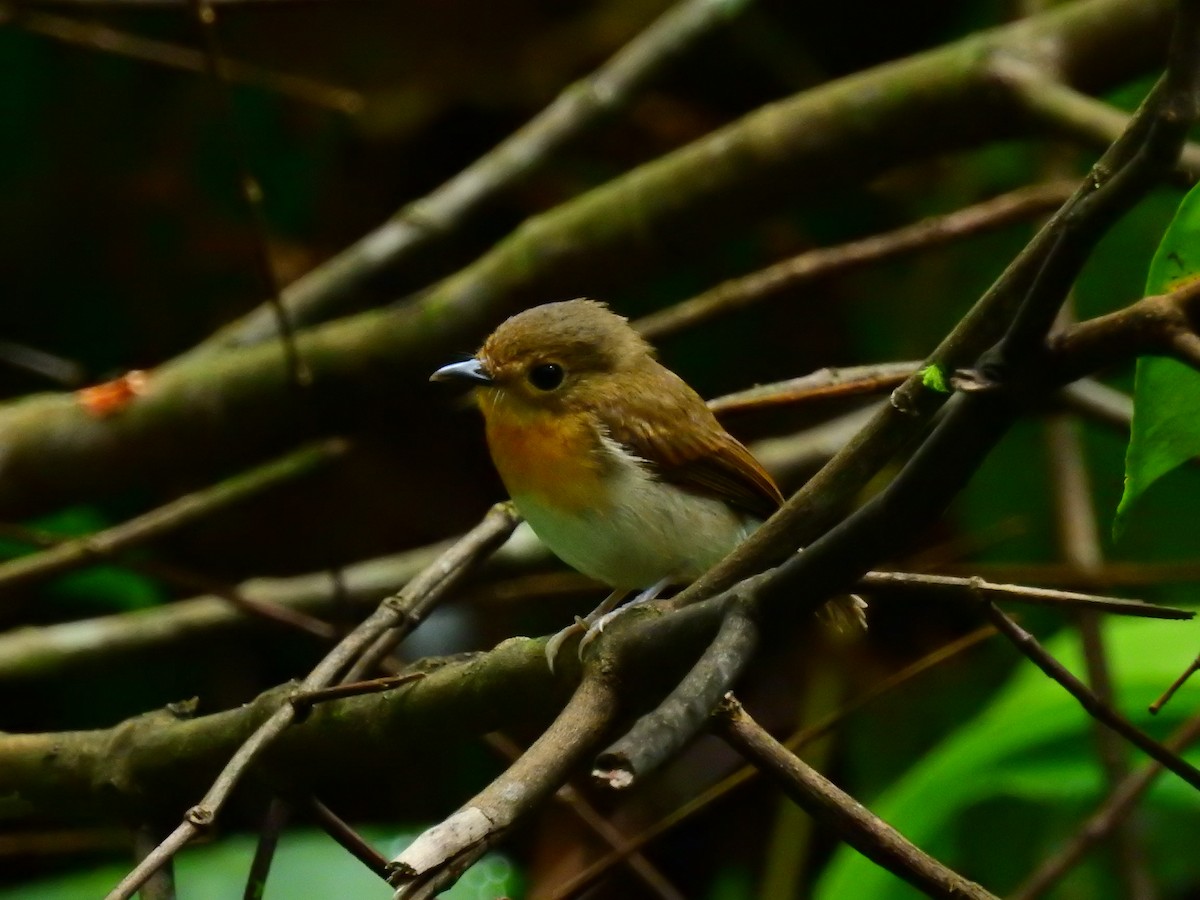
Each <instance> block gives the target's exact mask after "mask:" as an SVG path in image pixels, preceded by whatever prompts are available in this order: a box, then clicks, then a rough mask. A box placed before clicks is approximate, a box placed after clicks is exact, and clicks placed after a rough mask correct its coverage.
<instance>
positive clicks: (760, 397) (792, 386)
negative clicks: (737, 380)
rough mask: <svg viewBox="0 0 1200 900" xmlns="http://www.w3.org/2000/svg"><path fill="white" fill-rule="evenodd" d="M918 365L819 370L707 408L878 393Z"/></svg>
mask: <svg viewBox="0 0 1200 900" xmlns="http://www.w3.org/2000/svg"><path fill="white" fill-rule="evenodd" d="M920 366H921V363H920V362H895V363H878V364H875V365H866V366H845V367H842V368H837V369H834V368H825V369H818V370H817V371H815V372H813V373H811V374H809V375H802V376H800V377H799V378H790V379H788V380H787V381H777V382H774V383H772V384H761V385H757V386H756V387H752V388H749V389H747V390H744V391H737V392H736V393H733V394H726V395H725V396H723V397H717V398H716V399H714V400H710V401H708V408H709V409H711V410H712V411H713V412H714V413H716V414H717V415H718V416H727V415H733V414H735V413H742V412H750V411H760V410H765V409H774V408H776V407H778V406H794V405H796V404H800V403H807V402H809V401H812V400H827V399H830V398H833V397H856V396H861V395H864V394H877V393H880V392H882V391H890V390H891V389H892V388H894V387H896V386H898V385H900V384H903V383H904V381H905V379H907V378H908V377H909V376H910V375H912V373H913V372H915V371H916V370H917V369H918V368H920Z"/></svg>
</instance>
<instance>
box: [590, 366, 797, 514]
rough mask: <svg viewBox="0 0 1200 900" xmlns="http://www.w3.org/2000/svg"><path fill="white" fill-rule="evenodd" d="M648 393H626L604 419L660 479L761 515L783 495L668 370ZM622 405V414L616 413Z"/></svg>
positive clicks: (611, 432) (613, 435)
mask: <svg viewBox="0 0 1200 900" xmlns="http://www.w3.org/2000/svg"><path fill="white" fill-rule="evenodd" d="M663 371H664V372H666V373H667V374H668V375H670V378H669V379H664V380H662V381H656V388H657V387H660V386H661V390H655V391H654V392H653V393H652V394H646V393H642V392H640V391H633V392H628V393H626V394H625V395H624V396H622V397H621V398H620V401H619V403H616V404H613V406H610V407H609V408H608V410H606V411H605V412H606V413H607V414H605V415H603V416H602V418H603V419H604V421H605V424H606V425H607V427H608V431H609V436H610V437H611V438H612V439H613V440H614V441H616V442H617V443H619V444H621V445H622V446H623V447H626V448H627V449H628V450H629V452H631V453H633V454H634V455H635V456H637V457H639V458H640V459H644V460H646V462H648V463H649V464H650V465H651V466H652V467H653V468H654V470H655V472H656V474H657V475H658V476H659V477H660V478H661V479H662V480H663V481H667V482H670V483H672V484H677V485H679V486H680V487H683V488H686V489H688V490H691V491H694V492H696V493H698V494H704V495H707V496H712V497H719V498H720V499H722V500H724V501H726V502H727V503H729V504H730V505H731V506H735V507H737V508H738V509H742V510H745V511H746V512H748V513H751V514H752V515H755V516H758V517H759V518H762V519H765V518H767V517H768V516H769V515H771V513H773V512H775V510H777V509H778V508H779V507H780V505H781V504H782V503H783V495H782V494H780V493H779V488H778V487H777V486H776V485H775V482H774V481H773V480H772V479H771V476H770V475H768V474H767V473H766V471H765V470H764V469H763V467H762V466H761V465H760V464H759V462H758V460H756V459H755V458H754V457H753V455H751V453H750V451H749V450H747V449H746V448H745V447H744V446H742V444H741V443H740V442H739V441H738V440H737V439H736V438H735V437H733V435H731V434H730V433H729V432H727V431H726V430H725V429H724V428H723V427H721V424H720V423H719V422H718V421H717V420H716V417H715V416H714V415H713V414H712V413H711V412H710V411H709V409H708V406H707V405H706V404H705V402H704V401H703V400H702V399H701V398H700V395H699V394H697V393H696V392H695V391H693V390H692V389H691V388H690V387H688V385H687V384H686V383H685V382H684V381H683V380H682V379H680V378H678V376H676V375H674V373H671V372H669V370H665V369H664V370H663ZM615 409H620V411H621V413H620V415H616V414H614V410H615Z"/></svg>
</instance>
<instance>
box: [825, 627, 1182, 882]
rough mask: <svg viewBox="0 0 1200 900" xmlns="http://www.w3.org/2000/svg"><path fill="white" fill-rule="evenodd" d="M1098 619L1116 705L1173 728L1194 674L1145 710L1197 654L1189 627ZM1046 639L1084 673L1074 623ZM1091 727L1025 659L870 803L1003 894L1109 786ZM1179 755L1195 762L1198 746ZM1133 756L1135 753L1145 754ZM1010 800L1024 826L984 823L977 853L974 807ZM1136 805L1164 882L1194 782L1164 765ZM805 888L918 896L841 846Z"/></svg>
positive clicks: (1144, 721)
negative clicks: (1177, 692)
mask: <svg viewBox="0 0 1200 900" xmlns="http://www.w3.org/2000/svg"><path fill="white" fill-rule="evenodd" d="M1105 625H1106V627H1105V639H1106V646H1107V648H1108V650H1109V653H1110V662H1111V664H1112V669H1113V681H1114V684H1117V685H1119V692H1118V696H1117V706H1118V707H1119V708H1120V709H1122V710H1123V711H1124V712H1125V713H1126V714H1127V715H1129V716H1130V718H1132V719H1133V720H1134V721H1135V722H1136V723H1137V724H1138V725H1140V726H1141V727H1143V728H1147V729H1149V730H1151V731H1153V732H1154V733H1155V734H1156V735H1162V734H1163V733H1164V732H1165V731H1167V730H1170V729H1174V728H1176V727H1178V726H1179V725H1180V724H1182V722H1183V721H1184V719H1185V718H1186V716H1188V715H1189V714H1190V712H1191V711H1192V710H1193V709H1194V708H1195V704H1196V703H1197V702H1198V701H1200V684H1193V683H1189V684H1188V685H1186V686H1185V687H1184V688H1183V690H1184V691H1186V692H1187V696H1176V697H1175V698H1174V699H1173V700H1172V701H1171V703H1169V704H1168V705H1167V706H1166V707H1164V709H1163V711H1162V712H1161V713H1160V714H1159V716H1158V717H1157V718H1156V719H1151V716H1150V715H1149V713H1148V712H1146V706H1147V704H1148V703H1149V702H1150V701H1151V700H1153V699H1154V698H1155V697H1156V696H1157V695H1158V693H1160V692H1161V690H1162V688H1163V686H1164V685H1166V684H1169V683H1170V682H1171V681H1172V680H1174V678H1175V676H1176V675H1178V674H1179V672H1180V671H1182V669H1183V668H1185V667H1186V666H1187V664H1188V662H1189V661H1190V660H1191V658H1192V657H1194V656H1195V641H1196V632H1195V628H1194V627H1189V626H1188V625H1182V624H1181V623H1168V622H1155V621H1150V620H1137V621H1134V620H1123V621H1109V622H1106V623H1105ZM1046 648H1047V649H1048V650H1049V651H1050V652H1051V653H1052V654H1053V655H1054V656H1055V657H1056V658H1057V659H1059V660H1060V661H1061V662H1062V663H1063V664H1064V665H1066V666H1067V667H1068V668H1070V669H1071V670H1072V671H1074V672H1075V673H1076V674H1077V675H1078V674H1081V673H1082V672H1083V671H1084V668H1085V666H1084V662H1083V654H1082V652H1081V650H1080V648H1079V639H1078V636H1077V635H1076V634H1075V633H1073V632H1064V633H1063V634H1061V635H1060V636H1058V637H1057V638H1055V639H1054V640H1052V641H1049V642H1047V644H1046ZM1094 728H1095V726H1094V723H1093V722H1092V720H1091V719H1090V717H1089V716H1088V715H1087V714H1086V713H1085V712H1084V711H1083V709H1082V708H1081V707H1080V705H1079V704H1078V703H1077V702H1076V701H1075V699H1074V698H1073V697H1071V696H1070V695H1069V694H1067V692H1066V691H1065V690H1064V689H1063V688H1062V686H1061V685H1059V684H1058V683H1056V682H1054V681H1051V680H1050V679H1049V678H1047V677H1046V676H1045V675H1043V674H1042V673H1041V672H1040V671H1039V670H1037V669H1036V668H1034V666H1033V665H1032V664H1028V663H1024V664H1022V665H1021V666H1020V667H1019V668H1018V669H1017V670H1016V672H1015V674H1014V676H1013V677H1012V679H1011V680H1010V681H1009V682H1008V684H1007V685H1006V686H1005V687H1004V688H1002V689H1001V691H1000V692H999V693H998V694H997V695H996V696H995V697H994V698H993V699H992V701H991V702H990V703H989V704H987V705H986V706H985V707H984V708H983V709H981V710H980V713H979V715H977V716H976V717H975V718H973V719H971V720H970V721H968V722H966V723H964V724H963V725H962V726H961V727H960V728H958V729H957V730H956V731H955V732H954V733H953V734H951V735H950V736H949V737H948V738H947V739H946V740H945V741H943V742H942V743H941V744H940V745H939V746H937V747H935V748H934V749H933V750H931V751H930V752H929V753H927V754H926V755H925V756H924V757H922V759H921V760H920V761H919V762H918V763H917V764H916V765H914V766H913V767H912V768H911V769H910V770H909V771H908V772H906V773H905V775H904V776H903V777H902V778H901V779H900V780H899V781H897V782H896V783H895V784H893V785H892V786H891V787H890V788H889V789H888V790H887V791H886V792H885V793H884V794H883V795H882V796H880V797H877V798H875V799H871V800H869V801H868V802H867V806H868V807H869V808H870V809H871V810H872V811H873V812H875V813H876V814H877V815H879V816H880V817H881V818H883V819H884V821H886V822H888V823H890V824H891V825H893V826H895V827H896V828H897V829H899V830H900V832H901V833H902V834H904V835H905V836H906V837H907V838H908V839H909V840H911V841H913V842H914V843H915V844H916V845H917V846H918V847H921V848H922V849H923V850H925V851H927V852H929V853H932V854H933V855H934V856H935V857H937V858H938V859H940V860H941V861H942V862H945V863H946V864H947V865H949V866H951V867H952V868H957V869H959V870H960V871H962V872H963V874H965V875H967V876H968V877H972V878H975V879H978V880H981V881H983V883H984V884H985V886H986V887H988V888H989V889H993V890H1000V891H1001V892H1003V891H1005V890H1007V889H1010V888H1011V887H1013V886H1014V884H1015V881H1016V880H1017V879H1019V877H1020V876H1021V874H1022V873H1023V872H1024V871H1026V870H1027V869H1028V868H1029V867H1031V866H1032V864H1033V863H1034V862H1036V861H1037V860H1039V859H1041V858H1043V857H1044V856H1046V855H1049V854H1050V853H1052V852H1053V851H1054V849H1055V847H1056V846H1057V844H1058V843H1059V842H1060V841H1061V840H1062V839H1063V838H1065V837H1066V836H1067V835H1068V834H1071V833H1072V831H1073V829H1075V828H1076V827H1078V821H1079V818H1080V816H1082V815H1086V814H1087V813H1088V812H1090V811H1091V809H1092V808H1093V807H1094V806H1095V805H1096V804H1097V803H1099V801H1100V800H1101V799H1102V798H1103V797H1104V795H1105V794H1106V789H1105V786H1104V777H1103V773H1102V770H1101V769H1100V766H1099V763H1098V762H1097V760H1096V754H1095V748H1094V739H1093V736H1094ZM880 752H883V753H886V752H887V748H886V747H881V748H880ZM1187 755H1188V758H1189V759H1190V760H1191V761H1192V762H1193V763H1195V762H1196V761H1197V759H1198V757H1200V750H1197V749H1192V750H1190V751H1188V754H1187ZM1134 760H1135V761H1136V762H1139V763H1140V762H1141V761H1142V757H1140V755H1138V756H1135V757H1134ZM1014 805H1015V807H1016V808H1017V809H1018V810H1019V811H1020V813H1021V816H1022V821H1024V823H1025V827H1023V828H1018V829H1005V828H997V827H994V826H992V827H988V828H987V829H986V834H985V835H983V838H984V839H986V843H987V844H988V846H989V849H988V852H987V854H986V856H981V855H980V854H979V852H978V847H977V846H975V847H974V848H973V844H975V845H977V844H978V840H977V839H978V838H979V834H978V824H979V823H978V819H979V815H980V813H981V811H983V812H986V813H987V814H988V815H989V816H993V815H995V814H996V813H997V811H998V810H1000V809H1002V808H1004V807H1007V808H1009V809H1012V808H1013V807H1014ZM1142 808H1143V809H1144V810H1145V811H1146V822H1145V823H1144V824H1145V826H1146V829H1145V833H1144V834H1142V835H1141V837H1142V838H1143V839H1144V843H1145V848H1146V852H1147V855H1148V858H1149V860H1150V862H1151V863H1152V864H1153V865H1155V866H1156V867H1157V869H1156V871H1158V872H1159V873H1160V874H1161V876H1162V879H1163V883H1164V884H1166V883H1167V882H1169V881H1171V880H1172V879H1174V878H1175V877H1184V876H1179V874H1178V872H1176V871H1175V870H1174V869H1173V868H1172V863H1171V860H1170V852H1169V851H1168V849H1167V848H1168V847H1169V845H1170V842H1171V835H1172V832H1173V831H1175V830H1180V829H1182V830H1185V831H1186V830H1192V832H1193V833H1194V828H1195V827H1196V825H1197V821H1198V819H1200V817H1198V815H1197V810H1196V804H1195V791H1194V790H1192V788H1190V787H1189V786H1188V785H1186V784H1184V783H1183V782H1182V781H1180V780H1179V779H1178V778H1175V777H1173V776H1170V775H1166V776H1163V777H1162V778H1160V779H1159V780H1158V781H1157V782H1156V783H1155V785H1154V787H1153V788H1152V789H1151V791H1150V792H1149V794H1148V796H1147V798H1146V799H1145V800H1144V801H1143V805H1142ZM973 826H974V827H973ZM973 850H974V852H973ZM1014 861H1015V862H1016V863H1017V865H1016V866H1015V871H1012V870H1011V866H1012V863H1013V862H1014ZM813 896H814V898H815V900H834V898H842V897H870V898H871V900H909V898H916V897H919V896H921V895H920V894H919V892H917V891H916V890H914V889H913V888H912V887H910V886H908V885H907V884H905V883H904V882H902V881H900V880H899V879H898V878H896V876H894V875H892V874H891V873H890V872H887V871H885V870H884V869H881V868H879V867H878V866H877V865H875V864H874V863H872V862H870V861H869V860H867V859H866V857H863V856H861V855H860V854H858V853H857V852H856V851H854V850H851V849H850V848H849V847H841V848H840V849H839V850H838V851H837V852H836V853H835V854H834V857H833V859H832V860H831V861H830V865H829V866H828V868H826V870H825V871H824V872H823V873H822V877H821V879H820V881H819V883H818V885H817V889H816V891H815V892H814V894H813ZM1063 896H1066V894H1064V895H1063ZM1089 896H1091V897H1093V898H1101V897H1105V896H1109V894H1108V893H1107V892H1099V893H1093V894H1090V895H1089Z"/></svg>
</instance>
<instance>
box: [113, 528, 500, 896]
mask: <svg viewBox="0 0 1200 900" xmlns="http://www.w3.org/2000/svg"><path fill="white" fill-rule="evenodd" d="M516 523H517V519H516V516H515V515H514V514H513V512H512V510H511V508H510V507H509V505H508V504H497V505H496V506H494V507H493V508H492V510H491V511H490V512H489V513H488V515H487V516H485V517H484V519H483V521H482V522H480V523H479V525H477V526H476V527H475V528H474V529H473V530H472V531H470V532H468V533H467V534H466V535H464V536H463V538H462V539H461V540H460V541H458V542H457V543H455V544H454V545H453V546H452V547H450V548H449V549H448V550H447V551H446V552H445V553H444V554H443V555H442V556H441V557H439V559H438V560H436V561H435V562H434V563H433V565H431V566H430V567H429V568H428V569H426V570H425V571H423V572H422V573H421V574H420V575H418V576H417V577H416V578H414V579H413V580H412V582H410V583H409V584H408V585H406V586H405V589H404V590H403V591H402V592H401V593H400V594H399V595H397V596H395V597H389V598H387V599H385V600H384V601H383V602H382V603H381V604H380V605H379V607H378V609H376V610H375V612H374V613H372V614H371V615H370V616H369V617H367V619H366V620H364V621H363V622H361V623H360V624H359V625H358V626H357V627H356V628H355V629H354V630H353V631H351V632H350V633H349V634H348V635H346V637H344V638H343V639H342V640H341V641H339V642H338V644H337V646H335V647H334V648H333V649H332V650H331V651H330V652H329V653H328V654H326V656H325V658H324V659H322V660H321V662H320V663H318V664H317V666H316V668H314V669H313V670H312V672H310V673H309V675H308V677H307V678H305V679H304V680H303V681H302V682H301V683H300V685H299V686H298V688H297V691H298V692H299V693H301V694H305V693H310V692H312V691H315V690H318V689H320V688H324V687H326V686H328V685H329V684H331V683H333V682H334V681H335V680H336V679H337V678H339V677H340V676H341V675H343V673H344V672H345V671H346V670H347V669H349V668H350V667H351V666H353V664H354V663H355V661H356V660H357V659H358V657H359V656H360V655H361V654H362V653H363V652H364V651H366V650H367V649H368V648H369V647H370V646H371V645H372V644H373V643H374V642H375V641H376V640H377V639H378V638H379V636H380V635H381V634H383V633H384V632H386V631H387V630H389V629H392V628H401V627H412V625H413V624H415V622H416V621H419V618H418V616H419V615H420V614H422V613H424V612H426V611H428V609H429V608H430V607H431V606H432V604H433V603H434V602H436V599H437V598H440V597H441V596H443V595H444V594H445V593H446V591H447V590H448V589H449V588H450V587H451V586H453V585H454V584H455V583H456V582H457V581H458V580H460V579H461V578H462V577H463V575H464V574H466V572H467V571H468V569H469V568H470V567H471V565H473V564H474V563H475V562H476V561H478V560H479V559H480V558H482V557H485V556H486V555H487V554H488V553H489V552H490V551H492V550H494V549H495V548H496V547H497V546H499V544H501V543H503V542H504V540H505V539H507V538H508V536H509V535H510V534H511V533H512V530H513V528H515V527H516ZM297 717H298V711H297V707H296V706H295V705H293V704H292V703H290V702H289V703H283V704H280V705H279V706H278V707H277V708H275V709H274V710H273V712H272V713H271V715H270V716H269V717H268V718H267V719H266V721H264V722H263V723H262V724H261V725H259V726H258V728H256V729H255V730H254V732H253V733H252V734H250V736H249V737H247V738H246V739H245V740H244V741H243V742H242V743H241V744H240V746H238V748H237V750H236V752H235V753H234V754H233V756H232V757H231V758H230V759H229V761H228V762H227V763H226V764H225V766H224V767H223V768H222V769H221V772H220V774H219V775H218V776H217V778H216V780H215V781H214V782H213V784H212V786H211V787H210V788H209V789H208V791H207V792H206V793H205V794H204V796H203V797H202V798H201V800H200V802H199V803H197V804H196V805H195V806H193V807H191V808H190V809H189V810H188V811H187V813H185V815H184V818H183V821H182V822H181V823H180V824H179V826H178V827H177V828H176V829H175V830H174V831H173V832H172V833H171V834H170V835H169V836H168V837H167V838H166V840H164V841H163V843H162V844H161V845H160V847H159V849H158V850H156V851H155V852H153V853H151V854H149V855H148V856H146V858H145V859H143V860H142V862H141V863H139V864H138V866H137V867H136V868H135V869H134V870H133V871H132V872H130V873H129V875H128V876H127V877H126V878H125V879H123V880H122V881H121V883H120V884H119V885H117V887H116V888H114V889H113V891H112V892H110V893H109V895H108V900H124V898H128V897H130V896H132V894H133V892H134V891H136V890H137V889H138V888H139V887H140V886H141V884H143V883H144V882H145V880H146V879H147V878H149V877H150V876H152V875H153V874H154V872H155V871H157V869H158V867H160V866H161V865H162V864H163V863H164V862H165V861H166V860H169V859H170V858H171V857H172V856H173V855H174V854H175V853H176V852H177V851H178V850H179V849H180V848H181V847H183V845H184V844H186V843H187V842H188V841H190V840H191V839H192V838H194V837H195V836H196V835H198V834H199V833H201V832H202V831H204V830H205V829H207V828H209V827H210V826H211V825H212V824H213V822H214V821H216V818H217V816H218V815H219V814H220V812H221V810H222V808H223V807H224V805H225V803H226V802H227V801H228V799H229V796H230V794H232V792H233V790H234V788H235V787H236V786H237V785H238V783H239V782H240V781H241V780H242V778H243V777H244V776H245V775H246V773H247V772H248V771H249V769H250V767H251V765H252V764H253V763H254V762H255V761H256V760H257V759H258V757H260V756H261V755H262V753H263V752H264V751H265V750H266V749H267V748H268V747H269V746H270V745H271V744H273V743H274V742H275V741H277V740H278V739H279V737H280V735H282V734H283V733H284V732H285V731H287V730H288V727H289V726H290V725H291V724H292V723H293V722H294V721H296V719H297Z"/></svg>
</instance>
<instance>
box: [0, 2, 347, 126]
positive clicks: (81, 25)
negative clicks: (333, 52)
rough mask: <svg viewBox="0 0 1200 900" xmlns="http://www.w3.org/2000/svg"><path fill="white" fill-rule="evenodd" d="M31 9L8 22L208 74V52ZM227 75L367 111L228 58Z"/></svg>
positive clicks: (328, 105) (328, 90) (342, 93)
mask: <svg viewBox="0 0 1200 900" xmlns="http://www.w3.org/2000/svg"><path fill="white" fill-rule="evenodd" d="M218 2H219V0H218ZM30 5H31V4H28V3H24V2H23V3H21V4H20V6H19V7H17V8H12V7H9V8H7V11H8V12H9V14H10V19H9V21H11V23H12V24H13V25H16V26H17V27H18V28H23V29H25V30H26V31H29V32H32V33H33V34H39V35H41V36H43V37H48V38H51V39H53V40H57V41H62V42H63V43H66V44H73V45H75V46H80V47H88V48H91V49H93V50H98V51H100V52H103V53H115V54H117V55H118V56H124V57H126V58H129V59H136V60H138V61H139V62H147V63H152V64H154V65H158V66H164V67H166V68H169V69H180V70H183V71H185V72H204V70H205V61H204V54H203V53H201V52H200V51H199V50H194V49H193V48H191V47H185V46H182V45H180V44H173V43H171V42H169V41H162V40H158V39H157V38H149V37H145V36H144V35H140V34H133V33H132V32H129V31H123V30H121V29H119V28H114V27H112V26H111V25H108V24H105V23H103V22H85V21H80V20H79V19H73V18H71V17H70V16H63V15H59V14H57V13H52V12H45V11H42V10H34V9H29V8H27V7H29V6H30ZM0 18H2V16H0ZM225 71H226V73H227V74H228V76H229V78H230V79H231V80H233V81H237V82H240V83H242V84H250V85H255V86H257V87H261V88H263V89H264V90H268V91H273V92H274V93H276V94H280V95H282V96H285V97H291V98H292V99H294V100H300V101H302V102H304V103H310V104H312V105H314V106H320V107H324V108H325V109H332V110H335V111H337V112H342V113H347V114H354V113H358V112H360V111H361V110H362V108H363V97H362V94H360V93H358V92H357V91H352V90H349V89H348V88H341V87H333V86H331V85H327V84H322V83H321V82H319V81H314V80H313V79H311V78H307V77H305V76H303V75H290V74H286V73H283V72H273V71H271V70H269V69H265V68H262V67H260V66H256V65H253V64H251V63H247V62H242V61H239V60H234V59H226V60H225Z"/></svg>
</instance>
